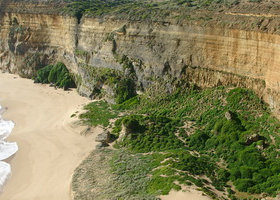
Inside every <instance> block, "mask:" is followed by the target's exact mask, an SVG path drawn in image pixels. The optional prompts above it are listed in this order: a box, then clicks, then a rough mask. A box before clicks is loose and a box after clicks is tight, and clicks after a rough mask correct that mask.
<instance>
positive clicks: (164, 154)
mask: <svg viewBox="0 0 280 200" xmlns="http://www.w3.org/2000/svg"><path fill="white" fill-rule="evenodd" d="M161 94H162V93H161ZM106 109H107V110H108V109H109V110H110V109H111V108H106ZM112 109H113V110H116V111H115V112H118V111H119V110H125V112H126V114H125V115H124V116H122V117H120V118H119V119H118V120H116V122H115V125H114V127H113V134H115V136H116V137H119V136H120V132H121V130H122V128H125V131H126V136H125V137H124V138H122V139H119V140H117V141H116V143H115V145H114V147H115V148H117V149H120V150H121V151H118V152H122V153H121V154H119V157H121V158H123V157H122V156H124V154H125V156H124V157H128V160H129V159H132V158H137V159H140V160H142V161H143V163H138V165H140V166H142V167H139V166H138V165H137V167H136V166H131V165H128V164H127V163H128V161H125V162H120V163H119V164H116V163H115V162H117V160H119V159H118V158H116V157H113V158H112V160H111V162H112V163H114V164H113V165H112V166H111V169H112V172H113V173H114V174H118V173H119V174H118V179H122V177H123V178H124V177H126V178H125V181H124V183H123V184H125V182H129V181H128V180H132V177H138V175H139V174H138V172H137V171H138V170H140V168H141V169H142V168H145V169H143V170H144V171H145V170H147V171H145V173H146V174H147V175H146V176H144V175H143V174H141V176H144V177H146V178H147V179H145V186H143V187H142V189H141V191H145V192H146V193H147V194H149V195H152V196H156V195H160V194H168V193H169V191H170V190H171V189H175V190H179V189H181V186H182V185H191V184H193V185H195V186H196V187H198V188H200V189H201V190H202V191H203V192H204V193H205V194H207V195H208V196H210V197H212V198H214V199H215V198H220V197H217V196H216V193H215V190H219V191H224V192H225V196H224V198H230V199H238V198H239V197H238V196H235V195H236V194H235V191H237V190H238V191H241V192H247V193H248V194H249V193H251V194H256V195H257V194H259V196H257V197H260V198H261V197H262V196H261V194H264V195H269V196H275V195H277V194H278V193H279V191H280V184H279V178H280V177H279V173H280V167H279V166H280V160H279V156H280V152H279V149H280V139H279V132H280V124H279V121H278V120H277V119H276V118H274V117H273V116H272V115H271V114H270V111H269V109H268V107H267V105H266V104H264V103H263V102H262V101H261V100H260V99H259V98H258V97H257V96H256V95H255V94H254V93H253V92H252V91H251V90H247V89H242V88H235V89H230V88H224V87H218V88H212V89H205V90H200V89H198V88H197V87H194V86H193V87H190V88H189V89H185V90H178V91H176V92H174V93H173V94H169V95H159V96H154V95H148V93H146V94H144V95H142V96H136V97H133V98H131V99H129V100H127V101H124V102H123V103H121V104H118V105H114V106H112ZM111 112H112V110H111ZM188 124H191V126H188ZM122 137H123V136H122ZM144 161H145V162H144ZM125 167H127V168H125ZM138 167H139V168H138ZM125 169H126V170H129V176H126V174H122V173H123V172H124V171H125ZM134 169H135V170H134ZM136 169H137V170H136ZM139 173H140V172H139ZM147 176H148V177H147ZM206 177H207V178H206ZM130 178H131V179H130ZM231 183H233V185H234V186H235V189H234V188H233V187H232V185H231ZM125 187H126V186H125ZM125 187H123V188H125ZM123 188H121V189H123ZM213 188H215V190H214V189H213ZM139 190H140V189H139ZM136 191H137V190H136ZM145 192H144V193H145ZM141 193H142V192H141Z"/></svg>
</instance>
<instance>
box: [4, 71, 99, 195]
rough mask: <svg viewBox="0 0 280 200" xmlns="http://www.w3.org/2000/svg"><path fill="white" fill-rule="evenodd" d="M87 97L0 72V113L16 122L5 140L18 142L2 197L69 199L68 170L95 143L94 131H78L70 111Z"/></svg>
mask: <svg viewBox="0 0 280 200" xmlns="http://www.w3.org/2000/svg"><path fill="white" fill-rule="evenodd" d="M15 77H16V78H15ZM88 102H89V100H87V99H86V98H83V97H80V96H79V95H78V94H77V93H76V92H75V91H71V92H68V91H63V90H61V89H59V90H55V89H54V88H51V87H49V86H47V85H41V84H34V83H33V81H32V80H28V79H22V78H18V77H17V76H16V75H9V74H2V73H0V104H1V105H2V106H3V107H8V110H7V112H6V113H5V114H4V118H5V119H10V120H13V121H14V122H15V124H16V126H15V128H14V130H13V132H12V134H11V136H10V137H9V138H8V141H15V142H17V144H18V146H19V151H18V152H17V154H16V155H15V156H14V157H13V158H10V159H9V163H10V164H11V166H12V176H11V177H10V179H9V180H8V182H7V184H6V186H5V187H4V191H3V193H2V194H0V200H68V199H70V183H71V176H72V173H73V171H74V169H75V168H76V167H77V166H78V165H79V163H80V162H81V161H82V160H83V159H84V158H85V157H86V156H87V155H88V153H89V152H90V151H91V150H93V148H94V147H95V142H94V140H93V137H94V136H93V135H90V136H87V137H85V136H81V135H80V134H79V131H80V130H78V129H77V128H74V127H73V125H71V123H70V121H71V119H70V116H71V114H73V113H74V112H75V110H77V109H80V108H81V107H82V106H83V105H84V104H86V103H88ZM94 135H95V134H94Z"/></svg>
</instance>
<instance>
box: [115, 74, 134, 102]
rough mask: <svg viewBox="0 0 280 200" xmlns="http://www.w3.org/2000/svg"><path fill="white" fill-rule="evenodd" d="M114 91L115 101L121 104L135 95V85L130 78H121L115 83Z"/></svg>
mask: <svg viewBox="0 0 280 200" xmlns="http://www.w3.org/2000/svg"><path fill="white" fill-rule="evenodd" d="M115 93H116V102H117V103H118V104H121V103H123V102H125V101H126V100H128V99H130V98H132V97H135V96H136V87H135V83H134V81H133V80H132V79H121V80H120V81H119V82H118V83H117V87H116V89H115Z"/></svg>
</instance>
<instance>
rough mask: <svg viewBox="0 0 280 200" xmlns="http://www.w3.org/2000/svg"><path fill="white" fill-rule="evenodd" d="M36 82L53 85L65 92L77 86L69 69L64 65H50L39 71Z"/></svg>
mask: <svg viewBox="0 0 280 200" xmlns="http://www.w3.org/2000/svg"><path fill="white" fill-rule="evenodd" d="M34 82H35V83H52V84H54V85H55V86H57V87H59V88H64V89H65V90H66V89H68V88H71V87H75V86H76V85H75V82H74V81H73V79H72V77H71V75H70V73H69V71H68V69H67V68H66V66H65V65H64V64H63V63H57V64H55V65H48V66H46V67H43V68H42V69H40V70H38V71H37V76H36V78H35V80H34Z"/></svg>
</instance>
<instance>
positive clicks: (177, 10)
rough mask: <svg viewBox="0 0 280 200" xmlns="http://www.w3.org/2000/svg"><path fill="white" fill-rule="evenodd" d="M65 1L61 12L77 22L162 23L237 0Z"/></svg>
mask: <svg viewBox="0 0 280 200" xmlns="http://www.w3.org/2000/svg"><path fill="white" fill-rule="evenodd" d="M253 1H256V0H253ZM258 1H259V0H258ZM66 2H67V6H66V7H65V8H64V13H67V14H70V15H72V16H76V17H77V19H78V22H80V20H81V18H82V16H83V15H86V16H92V17H101V16H106V15H113V16H115V17H117V18H120V19H129V20H162V19H163V18H168V17H169V18H170V17H171V18H177V19H187V20H190V19H192V17H191V16H190V11H193V10H195V9H199V8H208V9H209V10H212V9H214V8H215V6H220V5H223V6H231V5H234V4H238V3H239V0H227V1H219V0H162V1H153V0H117V1H116V0H84V1H77V0H66ZM198 19H203V20H209V19H211V17H209V16H200V17H199V18H198Z"/></svg>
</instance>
